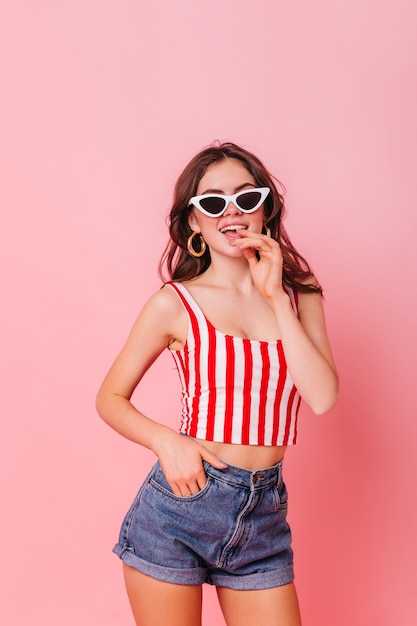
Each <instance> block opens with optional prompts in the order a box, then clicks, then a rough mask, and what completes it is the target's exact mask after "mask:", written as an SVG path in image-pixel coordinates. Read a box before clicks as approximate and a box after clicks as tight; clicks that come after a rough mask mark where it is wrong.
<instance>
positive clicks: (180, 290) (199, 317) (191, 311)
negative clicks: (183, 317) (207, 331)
mask: <svg viewBox="0 0 417 626" xmlns="http://www.w3.org/2000/svg"><path fill="white" fill-rule="evenodd" d="M165 285H168V286H169V287H171V288H172V289H173V290H174V291H175V292H176V293H177V295H178V297H179V299H180V300H181V302H182V304H183V305H184V308H185V310H186V311H187V313H188V316H189V318H190V320H191V322H192V326H194V323H197V324H198V325H199V326H200V325H201V324H204V325H205V326H207V319H206V316H205V315H204V313H203V311H202V310H201V308H200V307H199V305H198V304H197V302H196V301H195V300H194V298H193V297H192V295H191V294H190V292H189V291H188V290H187V289H186V287H184V285H183V284H182V283H175V282H168V283H165Z"/></svg>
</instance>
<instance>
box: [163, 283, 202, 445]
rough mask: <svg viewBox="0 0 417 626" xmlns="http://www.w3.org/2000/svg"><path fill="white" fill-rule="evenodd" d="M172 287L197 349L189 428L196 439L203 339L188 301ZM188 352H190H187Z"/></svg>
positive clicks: (189, 432)
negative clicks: (184, 312)
mask: <svg viewBox="0 0 417 626" xmlns="http://www.w3.org/2000/svg"><path fill="white" fill-rule="evenodd" d="M170 285H171V286H172V287H173V288H174V289H175V291H176V292H177V294H178V295H179V297H180V298H181V301H182V303H183V304H184V306H185V308H186V310H187V311H188V314H189V316H190V320H191V328H192V334H193V336H194V342H195V349H194V371H195V393H194V397H193V405H192V410H191V416H190V424H189V427H188V434H189V435H190V436H191V437H196V435H197V425H198V404H199V399H200V395H201V376H200V348H201V338H200V330H199V328H198V320H197V317H196V315H195V313H194V311H193V310H192V308H191V307H190V305H189V304H188V302H187V300H186V299H185V298H184V296H183V295H182V293H181V291H180V290H179V289H178V288H177V287H176V286H175V284H174V283H170ZM187 352H188V351H187ZM186 365H187V371H188V372H189V371H190V368H189V364H188V363H186Z"/></svg>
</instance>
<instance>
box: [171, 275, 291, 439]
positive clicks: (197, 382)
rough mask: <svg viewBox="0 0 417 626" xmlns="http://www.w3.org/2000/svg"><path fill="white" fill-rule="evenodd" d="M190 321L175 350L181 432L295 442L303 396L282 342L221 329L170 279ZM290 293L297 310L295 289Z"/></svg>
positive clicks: (199, 435)
mask: <svg viewBox="0 0 417 626" xmlns="http://www.w3.org/2000/svg"><path fill="white" fill-rule="evenodd" d="M167 285H170V286H171V287H172V288H173V289H174V290H175V291H176V293H177V294H178V296H179V298H180V299H181V301H182V303H183V305H184V307H185V309H186V311H187V314H188V319H189V325H188V334H187V340H186V343H185V345H184V348H183V349H182V350H171V353H172V355H173V357H174V360H175V363H176V366H177V369H178V373H179V376H180V380H181V385H182V422H181V428H180V432H182V433H184V434H187V435H190V436H191V437H197V438H199V439H204V440H206V441H217V442H221V443H237V444H253V445H260V446H282V445H284V446H285V445H292V444H295V443H296V441H297V417H298V412H299V408H300V403H301V398H300V394H299V393H298V391H297V389H296V387H295V386H294V383H293V381H292V379H291V376H290V374H289V372H288V369H287V364H286V361H285V356H284V351H283V348H282V344H281V341H280V340H275V341H257V340H252V339H243V338H240V337H233V336H231V335H225V334H224V333H221V332H220V331H218V330H217V329H216V328H214V326H213V325H212V324H211V323H210V322H209V320H208V319H207V318H206V317H205V315H204V313H203V312H202V310H201V309H200V307H199V306H198V304H197V302H196V301H195V300H194V299H193V298H192V296H191V295H190V293H189V292H188V291H187V289H186V288H185V287H184V285H182V284H181V283H167ZM289 296H290V299H291V302H292V305H293V308H294V310H295V311H297V305H296V301H295V298H294V293H293V292H292V291H289Z"/></svg>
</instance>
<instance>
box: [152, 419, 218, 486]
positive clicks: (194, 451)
mask: <svg viewBox="0 0 417 626" xmlns="http://www.w3.org/2000/svg"><path fill="white" fill-rule="evenodd" d="M154 452H155V453H156V454H157V456H158V458H159V462H160V465H161V468H162V471H163V472H164V474H165V478H166V479H167V481H168V483H169V485H170V487H171V489H172V491H173V492H174V494H175V495H176V496H193V495H195V494H196V493H198V492H199V491H200V490H201V489H203V487H204V485H205V484H206V482H207V478H206V474H205V472H204V467H203V463H202V461H203V460H204V461H207V463H210V465H213V467H217V468H218V469H225V468H226V467H227V464H226V463H223V461H220V459H219V458H218V457H217V456H216V455H215V454H213V453H212V452H209V450H207V449H206V448H205V447H204V446H203V445H201V444H200V443H198V442H197V441H195V440H194V439H191V438H190V437H185V436H183V435H180V434H178V433H176V432H174V431H172V430H169V429H167V430H166V431H165V432H164V434H163V435H162V437H161V438H160V439H159V441H158V445H157V446H156V448H155V449H154Z"/></svg>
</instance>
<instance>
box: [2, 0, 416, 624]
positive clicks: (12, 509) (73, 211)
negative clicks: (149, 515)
mask: <svg viewBox="0 0 417 626" xmlns="http://www.w3.org/2000/svg"><path fill="white" fill-rule="evenodd" d="M1 12H2V15H1V18H0V59H1V63H2V66H1V68H0V89H1V91H2V94H1V99H0V107H1V114H0V124H1V156H0V177H1V192H0V194H1V196H0V202H1V230H0V257H1V258H0V261H1V263H0V267H1V293H2V297H1V300H2V304H1V316H2V322H1V334H2V338H1V355H2V373H1V383H2V394H1V413H2V418H1V433H0V435H1V436H0V445H1V450H0V464H1V483H2V484H1V507H2V513H1V516H0V524H1V537H2V556H1V563H2V566H1V568H0V576H1V581H0V594H1V598H0V612H1V613H0V616H1V617H0V619H1V623H2V624H6V625H7V626H23V625H26V624H40V625H41V624H42V626H74V625H75V624H76V625H77V626H92V625H93V624H100V625H101V626H107V625H109V626H110V625H112V626H113V625H114V624H120V625H122V624H126V625H127V624H132V619H131V617H130V611H129V608H128V604H127V600H126V597H125V592H124V588H123V583H122V578H121V570H120V563H119V562H118V560H117V558H116V557H115V556H114V555H112V554H111V551H110V550H111V547H112V546H113V543H114V542H115V540H116V537H117V532H118V528H119V524H120V522H121V518H122V515H123V514H124V512H125V510H126V509H127V507H128V505H129V504H130V501H131V499H132V498H133V496H134V494H135V492H136V489H137V488H138V485H139V483H140V482H141V480H142V479H143V477H144V476H145V473H147V471H148V468H149V466H150V464H151V463H152V461H153V457H152V455H151V454H150V453H149V452H147V451H146V450H142V449H140V448H139V447H137V446H135V445H133V444H131V443H130V442H127V441H125V440H123V439H122V438H120V437H118V436H117V435H116V434H115V433H113V432H112V431H111V430H110V429H109V428H108V427H107V426H106V425H105V424H104V423H102V422H101V421H100V420H99V418H98V417H97V416H96V413H95V409H94V398H95V393H96V389H97V387H98V385H99V383H100V381H101V379H102V378H103V376H104V374H105V371H106V370H107V368H108V366H109V365H110V363H111V361H112V359H113V358H114V356H115V354H116V352H117V351H118V349H119V348H120V347H121V345H122V342H123V341H124V339H125V337H126V334H127V332H128V330H129V328H130V326H131V324H132V322H133V320H134V318H135V316H136V314H137V312H138V310H139V308H140V307H141V305H142V304H143V302H144V301H145V299H147V297H148V296H149V295H150V294H151V293H152V292H153V291H154V290H156V289H158V287H159V280H158V277H157V273H156V266H157V262H158V259H159V256H160V253H161V251H162V248H163V247H164V244H165V241H166V229H165V224H164V220H165V216H166V213H167V211H168V207H169V204H170V199H171V193H172V186H173V183H174V181H175V179H176V177H177V175H178V174H179V172H180V170H181V169H182V167H183V166H184V165H185V163H186V162H187V160H188V159H189V158H190V157H191V156H193V155H194V153H195V152H197V151H198V150H200V149H201V148H202V147H204V146H206V145H207V144H208V143H210V142H211V141H212V140H214V139H222V140H232V141H235V142H237V143H240V144H243V145H244V146H246V147H247V148H249V149H250V150H252V151H254V152H255V153H256V154H258V155H259V156H260V157H261V158H262V159H263V160H264V162H265V163H266V164H267V165H268V167H269V168H270V169H271V170H272V172H273V173H274V174H276V175H277V176H278V177H279V178H280V179H281V180H282V181H283V182H284V183H285V185H286V186H287V188H288V193H287V204H288V209H289V216H288V219H287V227H288V229H289V231H290V233H291V234H292V237H293V240H294V242H295V244H296V245H297V247H299V248H300V249H301V251H302V252H303V253H304V254H305V255H306V256H307V258H308V259H309V260H310V261H311V263H312V266H313V268H314V270H315V271H316V273H317V275H318V276H319V278H320V280H321V281H322V283H323V284H324V286H325V293H326V310H327V317H328V327H329V333H330V336H331V340H332V344H333V346H334V353H335V357H336V360H337V363H338V367H339V371H340V377H341V397H340V402H339V404H338V406H337V408H336V409H334V410H333V411H332V412H331V413H329V414H328V415H326V416H323V417H314V416H313V415H312V414H311V413H310V412H309V410H307V409H306V408H304V410H303V412H302V417H301V425H300V431H301V434H300V444H299V445H298V446H297V448H296V449H292V450H289V453H288V460H287V462H286V476H287V482H288V485H289V488H290V494H291V506H290V520H291V523H292V527H293V532H294V547H295V550H296V576H297V585H298V590H299V595H300V602H301V606H302V611H303V614H304V625H305V626H393V625H397V624H398V625H401V626H411V625H413V624H415V623H416V620H417V609H416V596H417V573H416V556H417V545H416V544H417V541H416V528H417V507H416V471H415V461H414V457H415V448H416V431H417V426H416V423H417V422H416V415H417V410H416V409H417V407H416V399H415V387H416V385H415V374H416V357H415V352H416V323H415V311H414V309H415V300H416V298H415V285H416V279H417V276H416V258H415V239H416V232H417V231H416V226H417V224H416V222H417V218H416V213H417V212H416V200H417V183H416V181H417V176H416V157H417V154H416V153H417V149H416V146H417V127H416V111H417V92H416V75H417V71H416V70H417V68H416V43H415V42H416V36H415V34H416V32H417V19H416V18H417V11H416V8H415V2H414V0H408V1H407V0H385V1H384V0H383V1H382V2H381V1H380V0H379V1H377V0H318V1H317V2H308V1H307V0H304V1H301V2H297V1H290V0H278V1H277V0H259V1H258V2H256V3H253V2H252V1H251V2H249V1H248V0H210V1H209V0H207V1H206V0H200V1H197V0H183V1H174V2H168V1H167V2H165V3H163V4H161V3H159V2H157V1H152V0H141V1H140V0H136V1H133V0H117V1H116V0H67V1H64V0H53V1H51V0H49V1H48V0H37V2H30V1H29V0H26V1H25V0H13V2H8V3H6V2H4V3H3V6H2V9H1ZM177 390H178V384H177V380H176V375H175V371H174V368H173V363H172V362H171V360H170V357H169V356H168V355H167V356H166V357H165V356H164V357H163V358H162V359H161V363H158V364H156V366H155V368H154V370H153V371H152V372H150V373H149V375H148V376H147V377H146V379H145V381H144V386H143V390H142V392H141V394H140V395H141V397H140V402H141V406H143V407H144V409H145V410H147V411H148V413H149V414H150V415H151V416H153V417H154V418H155V419H160V420H162V421H165V422H166V423H169V424H172V426H173V427H176V426H177V424H178V406H177V404H176V400H175V399H174V401H171V400H170V399H169V398H170V397H174V398H176V393H177ZM170 394H171V396H170ZM205 598H206V601H205V606H204V624H205V625H206V626H209V625H210V626H221V625H223V623H224V622H223V619H222V617H221V615H220V612H219V609H218V608H217V603H216V601H215V592H214V591H213V590H212V589H210V588H208V589H207V590H206V596H205Z"/></svg>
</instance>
